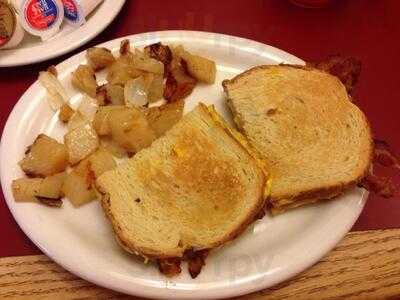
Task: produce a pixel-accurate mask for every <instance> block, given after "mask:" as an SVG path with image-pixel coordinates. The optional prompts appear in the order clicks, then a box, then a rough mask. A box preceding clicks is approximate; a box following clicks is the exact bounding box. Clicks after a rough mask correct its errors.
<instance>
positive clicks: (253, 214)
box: [97, 180, 265, 260]
mask: <svg viewBox="0 0 400 300" xmlns="http://www.w3.org/2000/svg"><path fill="white" fill-rule="evenodd" d="M97 189H98V191H99V193H100V194H101V196H102V197H101V205H102V207H103V210H104V213H105V215H106V216H107V218H108V219H109V220H110V222H111V224H112V228H113V231H114V234H115V237H116V240H117V242H118V244H119V245H120V246H121V247H122V248H123V249H124V250H126V251H127V252H129V253H132V254H136V255H139V256H142V257H143V258H144V259H150V260H157V259H167V258H178V257H177V256H175V255H170V254H168V253H158V252H155V251H153V250H152V249H147V248H140V247H138V246H136V245H135V243H133V242H132V241H130V240H129V239H128V238H127V237H125V236H124V232H123V230H122V229H121V227H120V225H119V223H118V220H117V219H116V218H114V215H113V214H112V212H111V207H110V206H111V203H110V197H109V195H108V194H107V193H105V192H104V191H102V190H101V188H100V187H99V186H97ZM264 189H265V180H264V184H263V185H262V186H261V188H260V191H259V201H258V206H257V207H255V208H254V209H253V210H251V211H250V212H249V214H248V216H247V217H246V219H245V220H244V221H243V222H242V223H241V224H240V225H239V226H238V227H237V228H235V229H234V230H233V231H231V232H229V233H228V234H227V235H226V236H225V237H224V238H223V239H221V240H220V241H218V242H217V243H214V244H213V245H212V246H211V247H209V248H207V249H196V250H212V249H214V248H217V247H219V246H221V245H223V244H225V243H228V242H230V241H232V240H234V239H235V238H236V237H238V236H239V235H240V234H241V233H242V232H244V231H245V230H246V229H247V227H248V226H249V225H250V224H251V223H253V222H254V221H256V220H258V219H259V218H258V216H259V213H260V211H261V210H262V209H264V205H265V197H264ZM182 257H183V255H182V256H181V257H180V258H182Z"/></svg>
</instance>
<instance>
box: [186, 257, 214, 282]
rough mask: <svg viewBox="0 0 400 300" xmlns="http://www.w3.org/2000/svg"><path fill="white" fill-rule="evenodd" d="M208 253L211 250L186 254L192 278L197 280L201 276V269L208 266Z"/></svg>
mask: <svg viewBox="0 0 400 300" xmlns="http://www.w3.org/2000/svg"><path fill="white" fill-rule="evenodd" d="M208 253H209V250H200V251H193V250H188V251H186V252H185V259H186V260H187V262H188V269H189V273H190V276H191V277H192V278H196V277H197V275H199V274H200V272H201V269H202V268H203V266H204V265H205V264H206V262H205V260H206V257H207V255H208Z"/></svg>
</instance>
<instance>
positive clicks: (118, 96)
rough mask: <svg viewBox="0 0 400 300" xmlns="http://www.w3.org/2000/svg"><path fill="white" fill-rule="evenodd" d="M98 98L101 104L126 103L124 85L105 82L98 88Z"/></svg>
mask: <svg viewBox="0 0 400 300" xmlns="http://www.w3.org/2000/svg"><path fill="white" fill-rule="evenodd" d="M129 80H131V79H128V81H129ZM96 99H97V103H98V105H99V106H105V105H125V100H124V87H123V86H121V85H117V84H110V83H107V84H104V85H102V86H101V87H99V88H98V89H97V94H96Z"/></svg>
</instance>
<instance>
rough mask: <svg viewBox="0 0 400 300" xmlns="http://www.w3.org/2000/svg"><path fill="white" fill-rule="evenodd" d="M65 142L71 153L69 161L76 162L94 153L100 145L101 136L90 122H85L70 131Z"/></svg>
mask: <svg viewBox="0 0 400 300" xmlns="http://www.w3.org/2000/svg"><path fill="white" fill-rule="evenodd" d="M64 143H65V146H66V147H67V150H68V154H69V162H70V163H71V164H73V165H74V164H76V163H77V162H79V161H81V160H82V159H84V158H85V157H87V156H89V155H90V154H92V153H93V152H94V151H95V150H96V149H97V148H98V147H99V138H98V137H97V134H96V131H95V130H94V129H93V127H92V126H91V125H90V124H84V125H82V126H79V127H77V128H75V129H74V130H72V131H70V132H68V133H67V134H66V135H65V136H64Z"/></svg>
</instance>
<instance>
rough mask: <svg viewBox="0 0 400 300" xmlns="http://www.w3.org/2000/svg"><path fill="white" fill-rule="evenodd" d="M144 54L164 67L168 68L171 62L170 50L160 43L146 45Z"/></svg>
mask: <svg viewBox="0 0 400 300" xmlns="http://www.w3.org/2000/svg"><path fill="white" fill-rule="evenodd" d="M144 51H145V53H146V54H147V55H148V56H149V57H151V58H154V59H156V60H158V61H160V62H162V63H163V64H164V67H166V66H168V65H169V63H170V62H171V60H172V52H171V49H170V48H169V47H168V46H166V45H163V44H161V42H158V43H155V44H151V45H148V46H146V47H145V48H144Z"/></svg>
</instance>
